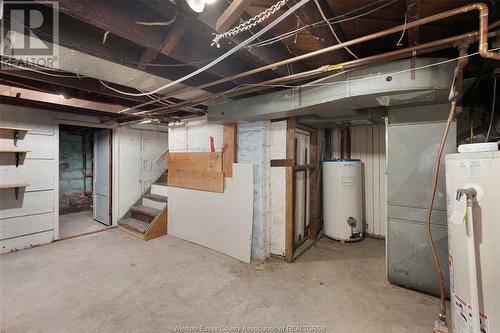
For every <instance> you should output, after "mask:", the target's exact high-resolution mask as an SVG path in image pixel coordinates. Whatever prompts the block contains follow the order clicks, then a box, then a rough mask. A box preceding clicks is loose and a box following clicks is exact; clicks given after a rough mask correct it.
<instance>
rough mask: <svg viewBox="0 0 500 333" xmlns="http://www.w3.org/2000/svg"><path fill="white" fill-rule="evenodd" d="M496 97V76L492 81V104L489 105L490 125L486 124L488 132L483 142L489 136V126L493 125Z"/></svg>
mask: <svg viewBox="0 0 500 333" xmlns="http://www.w3.org/2000/svg"><path fill="white" fill-rule="evenodd" d="M496 99H497V78H496V77H495V80H494V81H493V105H492V106H491V119H490V126H488V133H487V134H486V140H484V142H488V139H489V138H490V132H491V126H492V125H493V118H494V117H495V104H496Z"/></svg>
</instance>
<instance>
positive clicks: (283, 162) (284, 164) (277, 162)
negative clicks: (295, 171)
mask: <svg viewBox="0 0 500 333" xmlns="http://www.w3.org/2000/svg"><path fill="white" fill-rule="evenodd" d="M287 166H290V167H293V160H288V159H281V160H279V159H278V160H271V167H287Z"/></svg>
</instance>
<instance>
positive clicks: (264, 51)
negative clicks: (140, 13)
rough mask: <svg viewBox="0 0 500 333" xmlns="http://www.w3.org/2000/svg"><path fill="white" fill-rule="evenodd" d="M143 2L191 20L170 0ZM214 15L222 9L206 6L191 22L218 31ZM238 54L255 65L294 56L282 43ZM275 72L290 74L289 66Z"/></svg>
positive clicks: (296, 66) (236, 38)
mask: <svg viewBox="0 0 500 333" xmlns="http://www.w3.org/2000/svg"><path fill="white" fill-rule="evenodd" d="M246 1H248V2H253V0H252V1H250V0H246ZM143 3H144V4H145V5H146V6H148V7H150V8H151V9H153V10H155V11H156V12H158V13H160V14H162V15H163V16H165V17H170V16H172V13H173V12H177V13H178V16H183V17H184V18H185V19H187V20H190V17H189V15H188V14H187V13H185V12H183V11H182V8H180V7H178V6H175V5H174V4H173V3H171V2H170V1H161V0H143ZM214 15H215V17H218V16H219V15H220V11H217V7H214V6H210V8H205V12H203V13H202V14H201V15H198V16H197V19H198V20H196V21H195V22H192V21H190V23H192V24H193V25H199V26H197V27H196V28H199V29H202V30H205V31H207V30H208V31H216V22H215V20H214V19H213V18H214ZM245 36H246V35H245V34H242V35H241V36H234V37H232V38H230V41H231V42H232V43H233V44H240V43H241V42H242V41H243V40H244V39H245V38H246V37H245ZM209 44H210V40H207V45H209ZM238 55H239V56H240V57H241V59H244V60H245V61H246V62H248V63H250V64H252V65H254V66H255V67H260V66H264V65H267V64H272V63H275V62H277V61H280V60H283V59H286V58H290V57H291V56H293V54H291V53H290V51H289V50H288V49H287V48H286V46H285V45H284V44H282V43H276V44H273V46H272V47H263V48H260V47H259V48H251V49H243V50H241V51H239V52H238ZM293 69H294V72H302V71H305V70H307V69H309V68H308V67H307V66H306V65H305V64H304V63H302V62H299V63H295V64H294V65H293ZM274 72H275V73H276V74H278V75H288V74H289V72H288V70H287V68H276V69H275V70H274Z"/></svg>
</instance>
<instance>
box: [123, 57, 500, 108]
mask: <svg viewBox="0 0 500 333" xmlns="http://www.w3.org/2000/svg"><path fill="white" fill-rule="evenodd" d="M497 50H500V47H498V48H494V49H491V50H490V51H497ZM476 55H479V52H475V53H471V54H467V55H462V56H458V57H455V58H452V59H447V60H443V61H438V62H434V63H431V64H427V65H422V66H419V67H416V68H409V69H404V70H400V71H396V72H391V73H380V74H376V75H373V76H360V77H353V78H349V79H346V80H341V81H334V82H325V83H317V82H319V81H324V80H328V79H331V78H333V77H336V76H339V75H342V74H346V73H348V72H350V71H354V69H350V70H348V71H342V72H338V73H335V74H333V75H330V76H327V77H324V78H321V79H319V80H316V81H313V82H309V83H305V84H302V85H286V84H262V83H243V84H240V85H239V86H237V87H234V88H232V89H230V90H228V91H225V92H224V93H221V94H216V95H215V96H212V97H209V98H204V99H203V98H201V99H199V100H197V101H192V102H191V103H189V105H190V106H192V105H197V104H200V103H208V102H211V101H213V100H215V99H219V98H222V97H225V96H226V95H228V94H230V93H231V92H234V91H235V90H238V89H239V88H241V87H244V86H248V87H264V88H292V89H293V88H296V89H303V88H307V87H325V86H332V85H336V84H341V83H347V82H357V81H363V80H370V79H373V78H377V77H386V76H395V75H399V74H404V73H408V72H412V71H417V70H422V69H425V68H430V67H435V66H440V65H444V64H447V63H450V62H455V61H457V60H461V59H466V58H470V57H472V56H476ZM454 80H455V79H454ZM454 80H453V82H452V86H454V84H455V83H454ZM243 93H246V92H244V91H243ZM183 103H185V104H188V103H187V102H183ZM181 104H182V103H181ZM183 106H184V105H180V106H179V109H180V108H182V107H183ZM172 107H173V106H169V107H167V108H172ZM161 111H163V108H158V109H153V110H143V111H137V112H134V113H131V114H132V115H143V114H146V113H154V112H161ZM172 112H174V111H172Z"/></svg>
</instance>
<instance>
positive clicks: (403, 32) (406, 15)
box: [396, 13, 408, 46]
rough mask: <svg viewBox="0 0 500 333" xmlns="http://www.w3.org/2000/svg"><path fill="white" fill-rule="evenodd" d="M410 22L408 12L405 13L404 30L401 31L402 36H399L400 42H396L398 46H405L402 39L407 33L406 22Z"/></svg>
mask: <svg viewBox="0 0 500 333" xmlns="http://www.w3.org/2000/svg"><path fill="white" fill-rule="evenodd" d="M407 23H408V14H407V13H405V23H404V28H403V31H402V32H401V37H399V40H398V42H397V43H396V46H403V44H401V41H402V40H403V37H404V36H405V33H406V24H407Z"/></svg>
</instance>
